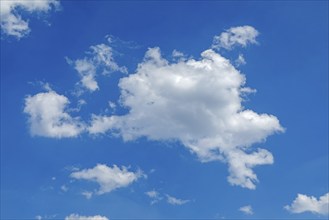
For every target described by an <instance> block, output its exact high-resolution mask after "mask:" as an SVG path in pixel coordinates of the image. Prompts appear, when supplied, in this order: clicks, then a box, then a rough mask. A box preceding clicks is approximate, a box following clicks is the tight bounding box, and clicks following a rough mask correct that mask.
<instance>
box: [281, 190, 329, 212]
mask: <svg viewBox="0 0 329 220" xmlns="http://www.w3.org/2000/svg"><path fill="white" fill-rule="evenodd" d="M284 208H285V209H286V210H288V211H290V212H292V213H302V212H312V213H314V214H320V215H328V213H329V193H326V194H324V195H323V196H321V197H320V198H319V199H317V198H315V197H314V196H307V195H303V194H298V195H297V198H296V199H295V200H294V201H293V202H292V204H291V205H286V206H285V207H284Z"/></svg>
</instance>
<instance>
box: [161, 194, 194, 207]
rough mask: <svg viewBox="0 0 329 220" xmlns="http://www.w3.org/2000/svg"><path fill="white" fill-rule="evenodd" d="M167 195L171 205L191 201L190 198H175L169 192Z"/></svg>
mask: <svg viewBox="0 0 329 220" xmlns="http://www.w3.org/2000/svg"><path fill="white" fill-rule="evenodd" d="M166 197H167V202H168V203H169V204H171V205H184V204H186V203H188V202H190V200H187V199H186V200H184V199H178V198H175V197H173V196H170V195H168V194H166Z"/></svg>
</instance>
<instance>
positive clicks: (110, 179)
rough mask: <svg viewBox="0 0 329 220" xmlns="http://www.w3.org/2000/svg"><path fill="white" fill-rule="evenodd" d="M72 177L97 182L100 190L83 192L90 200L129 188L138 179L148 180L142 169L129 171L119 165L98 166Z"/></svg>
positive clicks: (72, 174)
mask: <svg viewBox="0 0 329 220" xmlns="http://www.w3.org/2000/svg"><path fill="white" fill-rule="evenodd" d="M70 177H71V178H74V179H77V180H85V181H91V182H95V183H97V184H98V185H99V189H98V190H96V191H95V192H87V191H85V192H83V195H84V196H86V198H88V199H90V198H91V196H92V195H102V194H105V193H110V192H112V191H113V190H116V189H119V188H124V187H128V186H129V185H131V184H132V183H133V182H136V181H137V180H138V179H140V178H142V177H144V178H146V177H147V176H146V175H145V174H144V173H143V171H142V170H140V169H139V170H137V171H136V172H133V171H129V170H128V168H127V167H125V166H122V167H121V168H120V167H118V166H117V165H113V166H112V167H111V166H107V165H106V164H97V165H96V166H95V167H93V168H90V169H83V170H78V171H74V172H72V173H71V174H70Z"/></svg>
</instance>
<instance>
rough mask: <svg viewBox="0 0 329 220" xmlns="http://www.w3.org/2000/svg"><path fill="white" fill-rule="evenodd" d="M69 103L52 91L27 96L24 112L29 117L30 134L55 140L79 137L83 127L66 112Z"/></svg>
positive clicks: (66, 99)
mask: <svg viewBox="0 0 329 220" xmlns="http://www.w3.org/2000/svg"><path fill="white" fill-rule="evenodd" d="M69 103H70V102H69V100H68V98H67V97H65V96H63V95H59V94H57V93H56V92H54V91H48V92H43V93H38V94H36V95H34V96H27V97H26V98H25V108H24V112H25V113H26V114H28V116H29V119H28V121H29V124H30V132H31V134H32V135H38V136H44V137H55V138H63V137H76V136H77V135H79V134H80V133H81V132H82V131H83V130H84V126H83V124H82V123H81V122H80V121H79V119H78V118H73V117H72V116H70V115H69V114H68V113H67V112H66V107H67V106H68V104H69Z"/></svg>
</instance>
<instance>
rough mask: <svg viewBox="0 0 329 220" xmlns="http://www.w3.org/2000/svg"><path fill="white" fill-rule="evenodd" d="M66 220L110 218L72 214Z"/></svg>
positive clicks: (107, 219) (100, 219)
mask: <svg viewBox="0 0 329 220" xmlns="http://www.w3.org/2000/svg"><path fill="white" fill-rule="evenodd" d="M65 220H109V218H107V217H105V216H101V215H95V216H83V215H78V214H71V215H69V216H66V217H65Z"/></svg>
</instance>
